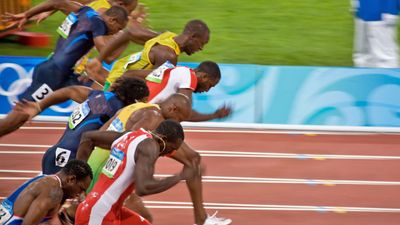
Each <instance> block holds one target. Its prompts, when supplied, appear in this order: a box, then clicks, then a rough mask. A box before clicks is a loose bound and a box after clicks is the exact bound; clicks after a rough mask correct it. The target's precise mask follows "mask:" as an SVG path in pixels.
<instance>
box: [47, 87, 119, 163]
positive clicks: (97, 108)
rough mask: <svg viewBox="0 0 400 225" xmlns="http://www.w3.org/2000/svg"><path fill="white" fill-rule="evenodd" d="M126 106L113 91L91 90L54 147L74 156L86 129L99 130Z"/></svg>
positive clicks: (76, 109)
mask: <svg viewBox="0 0 400 225" xmlns="http://www.w3.org/2000/svg"><path fill="white" fill-rule="evenodd" d="M124 106H125V105H124V103H123V102H122V101H121V100H120V99H119V98H118V97H117V96H116V95H115V94H114V93H113V92H103V91H98V90H93V91H91V92H90V94H89V96H88V99H87V100H86V101H84V102H83V103H81V104H80V105H79V106H77V107H76V108H75V109H74V111H73V112H72V114H71V116H70V117H69V119H68V125H67V129H66V130H65V132H64V134H63V136H62V137H61V139H60V141H59V142H58V143H57V144H56V145H55V146H53V148H54V147H56V148H62V149H64V150H68V156H69V155H70V154H71V156H72V157H73V158H74V157H75V155H76V151H77V150H78V147H79V142H80V139H81V136H82V134H83V133H84V132H86V131H92V130H98V129H99V128H100V127H101V126H103V124H104V123H106V122H107V121H108V120H109V119H110V118H111V117H112V116H114V114H115V113H116V112H118V110H120V109H121V108H122V107H124ZM68 158H69V157H68ZM67 161H68V160H65V161H64V162H63V163H62V164H66V163H67ZM62 164H60V165H59V166H62ZM62 167H63V166H62Z"/></svg>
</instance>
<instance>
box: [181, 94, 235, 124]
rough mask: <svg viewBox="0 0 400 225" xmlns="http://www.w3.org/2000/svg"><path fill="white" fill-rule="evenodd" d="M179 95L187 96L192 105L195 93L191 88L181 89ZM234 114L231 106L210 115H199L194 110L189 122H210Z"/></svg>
mask: <svg viewBox="0 0 400 225" xmlns="http://www.w3.org/2000/svg"><path fill="white" fill-rule="evenodd" d="M178 93H181V94H184V95H186V96H187V97H188V98H189V99H190V102H191V103H192V94H193V91H192V90H191V89H189V88H180V89H179V90H178ZM231 112H232V109H231V107H230V106H226V105H223V106H222V107H220V108H218V109H217V110H216V111H215V112H214V113H210V114H205V113H199V112H197V111H196V110H193V109H192V114H191V115H190V118H189V119H188V120H187V121H191V122H201V121H208V120H213V119H220V118H224V117H227V116H228V115H230V114H231Z"/></svg>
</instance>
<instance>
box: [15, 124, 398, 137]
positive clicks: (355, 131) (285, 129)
mask: <svg viewBox="0 0 400 225" xmlns="http://www.w3.org/2000/svg"><path fill="white" fill-rule="evenodd" d="M186 127H187V128H186ZM192 127H193V126H192ZM316 127H317V128H314V129H313V128H312V126H300V129H296V126H290V125H288V126H278V127H262V128H260V129H258V128H257V129H252V128H251V127H249V126H244V127H241V128H239V127H216V128H215V129H212V128H200V129H199V128H197V129H196V128H191V127H190V126H184V130H185V132H192V133H244V134H304V135H316V134H321V135H346V136H349V135H376V134H390V135H399V134H400V129H398V128H392V127H382V128H379V129H378V128H374V127H372V128H370V127H346V129H343V128H344V127H342V126H337V127H331V129H328V128H329V126H316ZM321 128H323V129H321ZM20 129H23V130H65V126H62V127H60V126H53V127H49V126H38V127H26V126H23V127H20Z"/></svg>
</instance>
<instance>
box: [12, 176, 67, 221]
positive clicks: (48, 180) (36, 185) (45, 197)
mask: <svg viewBox="0 0 400 225" xmlns="http://www.w3.org/2000/svg"><path fill="white" fill-rule="evenodd" d="M62 201H63V191H62V189H61V188H60V187H59V183H58V182H57V181H56V180H55V179H54V178H53V177H50V176H47V177H43V178H41V179H39V180H37V181H35V182H33V183H31V184H29V185H28V186H27V187H26V188H25V189H24V190H23V191H22V192H21V193H20V194H19V196H18V198H17V199H16V201H15V203H14V214H15V215H18V216H21V217H24V218H25V219H27V220H28V219H30V218H28V217H29V216H30V214H34V215H37V213H33V212H32V211H39V212H41V214H43V216H44V217H49V216H52V215H54V214H56V213H57V211H58V209H59V207H60V206H61V203H62ZM25 219H24V220H25Z"/></svg>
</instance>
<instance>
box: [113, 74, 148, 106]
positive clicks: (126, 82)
mask: <svg viewBox="0 0 400 225" xmlns="http://www.w3.org/2000/svg"><path fill="white" fill-rule="evenodd" d="M113 92H114V93H115V95H117V97H118V98H119V99H121V101H122V102H123V103H124V104H125V105H130V104H133V103H135V102H136V101H137V100H140V99H143V98H145V97H147V96H149V94H150V91H149V88H148V87H147V85H146V83H145V82H144V81H143V80H141V79H139V78H135V77H127V76H121V77H119V78H118V79H117V80H116V81H115V84H113Z"/></svg>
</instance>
